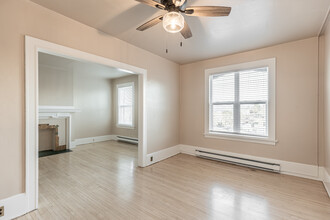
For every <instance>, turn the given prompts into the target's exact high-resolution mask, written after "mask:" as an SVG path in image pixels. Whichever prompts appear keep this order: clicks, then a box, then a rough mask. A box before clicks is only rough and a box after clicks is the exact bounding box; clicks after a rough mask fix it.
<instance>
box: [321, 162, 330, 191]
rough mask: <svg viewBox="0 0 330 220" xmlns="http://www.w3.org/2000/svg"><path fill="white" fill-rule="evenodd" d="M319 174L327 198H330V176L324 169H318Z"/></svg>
mask: <svg viewBox="0 0 330 220" xmlns="http://www.w3.org/2000/svg"><path fill="white" fill-rule="evenodd" d="M320 173H321V174H322V176H323V181H322V182H323V185H324V188H325V190H326V191H327V193H328V196H329V197H330V174H329V172H328V171H327V170H326V169H325V168H324V167H320Z"/></svg>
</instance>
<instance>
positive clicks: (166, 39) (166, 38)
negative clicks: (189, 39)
mask: <svg viewBox="0 0 330 220" xmlns="http://www.w3.org/2000/svg"><path fill="white" fill-rule="evenodd" d="M167 41H168V33H166V37H165V45H166V50H165V52H166V53H168V47H167Z"/></svg>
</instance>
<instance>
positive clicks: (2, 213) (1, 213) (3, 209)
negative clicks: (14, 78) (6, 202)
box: [0, 206, 5, 217]
mask: <svg viewBox="0 0 330 220" xmlns="http://www.w3.org/2000/svg"><path fill="white" fill-rule="evenodd" d="M4 215H5V208H4V207H3V206H1V207H0V217H1V216H4Z"/></svg>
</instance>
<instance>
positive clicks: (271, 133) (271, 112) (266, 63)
mask: <svg viewBox="0 0 330 220" xmlns="http://www.w3.org/2000/svg"><path fill="white" fill-rule="evenodd" d="M260 67H268V71H269V76H268V77H269V100H268V123H269V125H268V137H259V136H249V135H243V134H231V133H229V134H225V133H217V132H210V131H209V127H210V124H209V120H210V118H209V117H210V115H209V110H210V109H209V107H210V97H209V89H210V76H211V75H214V74H221V73H226V72H234V71H240V70H245V69H254V68H260ZM275 102H276V59H275V58H270V59H264V60H258V61H253V62H248V63H240V64H234V65H229V66H223V67H218V68H213V69H206V70H205V111H204V113H205V118H204V122H205V125H204V137H206V138H217V139H224V140H234V141H244V142H253V143H260V144H269V145H275V144H276V143H277V140H276V112H275V110H276V108H275V104H276V103H275Z"/></svg>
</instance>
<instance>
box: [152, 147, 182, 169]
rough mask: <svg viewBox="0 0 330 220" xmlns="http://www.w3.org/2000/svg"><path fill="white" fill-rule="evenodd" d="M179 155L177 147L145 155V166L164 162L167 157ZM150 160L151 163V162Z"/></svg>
mask: <svg viewBox="0 0 330 220" xmlns="http://www.w3.org/2000/svg"><path fill="white" fill-rule="evenodd" d="M179 153H180V147H179V145H176V146H173V147H169V148H166V149H163V150H160V151H157V152H154V153H151V154H148V155H147V166H149V165H151V164H154V163H157V162H159V161H162V160H165V159H167V158H169V157H173V156H175V155H177V154H179ZM151 158H152V161H151Z"/></svg>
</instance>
